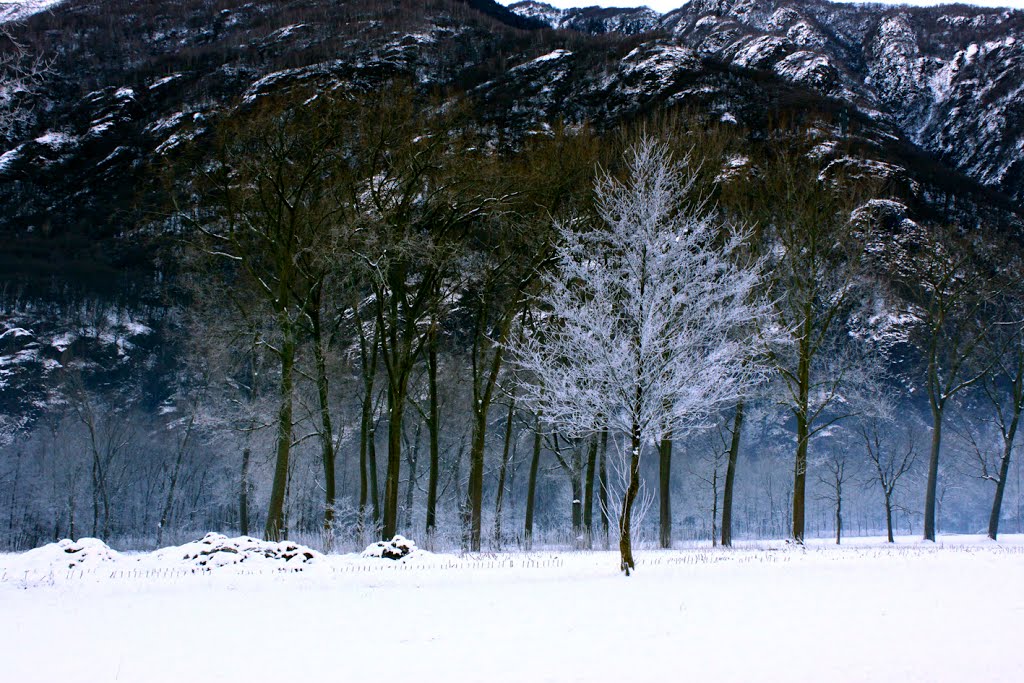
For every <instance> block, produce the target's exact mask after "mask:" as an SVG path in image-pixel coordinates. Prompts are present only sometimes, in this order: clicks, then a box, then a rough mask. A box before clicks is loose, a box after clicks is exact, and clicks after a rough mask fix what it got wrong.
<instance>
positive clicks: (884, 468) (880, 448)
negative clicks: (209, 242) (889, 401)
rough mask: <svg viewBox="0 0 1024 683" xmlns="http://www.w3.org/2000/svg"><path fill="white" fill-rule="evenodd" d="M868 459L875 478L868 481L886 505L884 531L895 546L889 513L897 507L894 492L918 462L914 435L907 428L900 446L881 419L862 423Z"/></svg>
mask: <svg viewBox="0 0 1024 683" xmlns="http://www.w3.org/2000/svg"><path fill="white" fill-rule="evenodd" d="M858 431H859V432H860V436H861V439H863V441H864V448H865V450H866V452H867V456H868V460H870V461H871V463H872V465H873V466H874V474H875V476H874V477H873V478H872V479H871V480H870V481H871V482H873V483H877V484H878V486H879V487H880V488H881V490H882V501H883V502H884V504H885V529H886V533H887V535H888V541H889V543H894V542H895V540H894V538H893V523H892V513H893V510H894V509H895V506H896V491H897V487H898V486H899V483H900V480H901V479H902V478H903V477H904V475H906V474H907V473H908V472H910V471H911V470H912V469H913V468H914V463H916V462H917V448H916V445H915V441H916V438H915V435H914V433H913V430H912V428H911V427H909V426H908V427H907V430H906V432H905V436H904V440H903V443H902V445H900V444H899V443H898V442H896V441H895V439H893V434H892V432H891V431H887V430H886V421H885V420H883V419H881V418H873V419H870V418H869V419H866V420H862V421H861V424H860V426H859V428H858Z"/></svg>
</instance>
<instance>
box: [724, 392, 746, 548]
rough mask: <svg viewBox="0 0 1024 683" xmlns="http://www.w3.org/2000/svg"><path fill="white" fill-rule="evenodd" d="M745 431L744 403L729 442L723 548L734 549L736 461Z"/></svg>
mask: <svg viewBox="0 0 1024 683" xmlns="http://www.w3.org/2000/svg"><path fill="white" fill-rule="evenodd" d="M742 431H743V401H740V402H739V403H737V404H736V415H735V417H734V418H733V423H732V438H731V439H730V441H729V463H728V465H726V468H725V490H724V491H723V492H722V547H723V548H731V547H732V498H733V489H734V486H735V482H736V461H737V459H738V456H739V453H740V436H741V434H742Z"/></svg>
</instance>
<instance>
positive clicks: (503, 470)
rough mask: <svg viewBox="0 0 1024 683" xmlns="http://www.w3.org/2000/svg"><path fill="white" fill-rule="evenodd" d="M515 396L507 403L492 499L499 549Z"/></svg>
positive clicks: (496, 541)
mask: <svg viewBox="0 0 1024 683" xmlns="http://www.w3.org/2000/svg"><path fill="white" fill-rule="evenodd" d="M515 411H516V398H515V396H513V397H512V400H511V401H510V402H509V404H508V418H507V419H506V420H505V445H504V447H503V448H502V451H501V466H500V467H499V468H498V493H497V495H496V496H495V499H494V547H495V548H496V549H501V506H502V503H503V502H504V499H505V478H506V476H507V474H508V465H509V457H508V456H509V451H510V448H511V446H512V418H513V417H514V416H515Z"/></svg>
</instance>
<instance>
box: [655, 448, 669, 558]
mask: <svg viewBox="0 0 1024 683" xmlns="http://www.w3.org/2000/svg"><path fill="white" fill-rule="evenodd" d="M658 463H659V465H658V466H659V471H658V491H659V493H660V502H661V517H660V520H659V525H658V540H659V542H660V544H661V547H662V548H671V547H672V479H671V478H672V434H671V433H668V434H666V435H665V437H664V438H663V439H662V440H661V441H660V442H659V443H658Z"/></svg>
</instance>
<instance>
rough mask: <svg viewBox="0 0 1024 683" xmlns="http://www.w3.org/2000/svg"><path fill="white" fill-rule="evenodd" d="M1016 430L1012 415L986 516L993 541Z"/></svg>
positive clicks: (989, 535) (1014, 419) (1015, 422)
mask: <svg viewBox="0 0 1024 683" xmlns="http://www.w3.org/2000/svg"><path fill="white" fill-rule="evenodd" d="M1016 431H1017V416H1016V415H1014V417H1013V422H1012V423H1011V424H1010V432H1009V435H1008V436H1007V438H1006V439H1005V441H1004V443H1003V457H1002V460H1001V461H1000V462H999V479H998V480H997V481H996V492H995V496H994V497H993V498H992V513H991V514H990V515H989V517H988V537H989V538H991V539H992V540H993V541H994V540H996V536H997V535H998V534H999V516H1000V514H1001V513H1002V509H1003V492H1004V491H1005V490H1006V479H1007V477H1009V476H1010V455H1011V454H1012V453H1013V439H1014V435H1015V432H1016Z"/></svg>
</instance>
